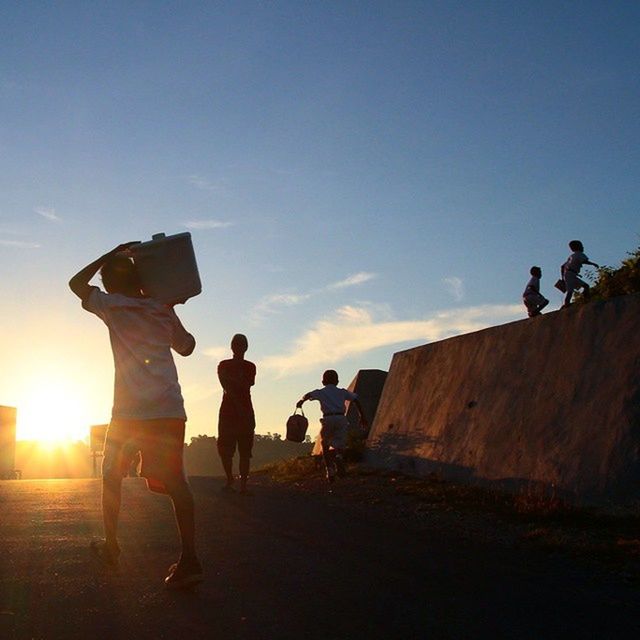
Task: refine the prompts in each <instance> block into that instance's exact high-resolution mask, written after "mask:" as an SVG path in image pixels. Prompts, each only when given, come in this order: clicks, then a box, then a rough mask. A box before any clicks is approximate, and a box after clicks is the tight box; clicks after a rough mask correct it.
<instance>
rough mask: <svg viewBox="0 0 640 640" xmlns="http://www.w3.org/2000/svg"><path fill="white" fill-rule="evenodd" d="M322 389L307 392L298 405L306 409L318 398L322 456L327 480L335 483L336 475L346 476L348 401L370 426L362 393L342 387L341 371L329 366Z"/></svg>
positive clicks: (365, 423) (361, 421)
mask: <svg viewBox="0 0 640 640" xmlns="http://www.w3.org/2000/svg"><path fill="white" fill-rule="evenodd" d="M322 384H323V385H324V386H323V388H322V389H315V390H314V391H309V392H308V393H305V394H304V395H303V396H302V398H301V399H300V400H299V401H298V403H297V404H296V406H297V407H298V408H302V405H303V404H304V403H305V402H306V401H307V400H318V401H319V402H320V409H321V411H322V418H321V419H320V424H321V425H322V428H321V429H320V441H321V444H322V457H323V459H324V464H325V467H326V473H327V480H328V481H329V482H330V483H332V482H334V481H335V478H336V475H339V476H344V475H345V466H344V457H343V456H344V450H345V448H346V440H347V431H348V428H349V421H348V420H347V416H346V415H345V411H346V407H345V402H346V401H347V400H349V401H351V402H353V403H354V404H355V405H356V407H357V408H358V411H359V413H360V425H361V427H362V428H363V429H366V428H367V426H368V425H367V420H366V418H365V417H364V412H363V410H362V405H361V404H360V401H359V400H358V396H357V395H356V394H355V393H352V392H351V391H347V389H341V388H339V387H338V386H337V385H338V374H337V373H336V372H335V371H334V370H333V369H327V371H325V372H324V374H323V375H322Z"/></svg>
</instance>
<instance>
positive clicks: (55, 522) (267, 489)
mask: <svg viewBox="0 0 640 640" xmlns="http://www.w3.org/2000/svg"><path fill="white" fill-rule="evenodd" d="M347 481H348V479H347ZM192 486H193V488H194V493H195V496H196V504H197V508H198V522H199V527H200V528H199V545H200V549H201V552H202V560H203V564H204V566H205V570H206V572H207V579H206V582H205V584H203V585H202V586H201V587H200V588H199V589H198V590H197V591H195V592H192V593H189V592H187V593H174V592H166V591H165V590H164V589H163V588H162V579H163V577H164V574H165V572H166V569H167V567H168V565H169V564H171V562H173V561H174V560H175V556H174V552H175V549H176V545H177V538H176V534H175V532H174V529H173V524H172V513H171V507H170V504H169V502H168V501H167V500H166V499H165V498H163V497H161V496H156V495H153V494H150V493H148V492H147V491H146V490H145V489H144V484H143V482H142V481H140V480H137V479H131V480H127V481H125V490H124V496H123V503H124V512H123V518H122V526H121V537H122V549H123V554H122V560H121V567H120V570H119V571H118V572H117V573H112V572H105V571H104V570H102V569H101V568H99V567H97V566H96V565H95V564H94V563H93V561H92V560H91V559H90V557H89V553H88V550H87V543H88V541H89V539H90V538H91V537H92V536H94V535H99V534H100V531H101V524H100V507H99V493H100V488H99V483H98V481H97V480H49V481H39V480H38V481H21V482H18V481H5V482H0V549H1V554H0V610H2V611H4V612H5V613H3V614H1V615H0V638H2V639H3V640H4V638H10V639H11V640H14V639H15V640H23V639H30V638H35V639H46V640H49V639H52V640H53V639H64V640H73V639H75V638H82V639H83V640H87V639H92V638H96V639H102V638H105V639H107V638H109V639H111V640H120V639H125V638H127V639H129V638H132V639H136V640H146V639H154V640H156V639H159V638H171V639H178V638H180V639H182V638H214V639H220V640H226V639H234V640H235V639H239V640H242V639H250V640H261V639H263V638H265V639H267V638H269V639H275V640H279V639H288V638H296V639H297V640H312V639H316V638H317V639H322V640H334V639H336V640H337V639H340V640H344V639H348V638H354V639H359V638H363V639H364V638H366V639H368V640H376V639H378V638H380V639H384V640H390V639H396V638H398V639H403V640H411V639H414V638H415V639H423V638H425V639H426V638H536V639H540V638H565V639H567V638H598V639H603V638H637V637H640V636H639V635H638V634H639V627H638V624H639V622H640V620H639V615H638V614H639V612H640V607H639V596H640V592H639V591H638V589H637V588H634V587H631V586H625V585H623V584H618V583H617V582H616V581H615V579H614V577H611V578H608V577H606V576H604V577H603V576H598V575H595V574H594V573H593V571H592V570H589V569H588V568H587V567H585V566H581V565H578V564H574V563H573V562H572V561H570V560H569V559H567V558H563V557H554V556H550V555H549V554H546V553H542V552H540V551H535V550H517V549H513V548H508V547H505V546H504V545H502V546H501V545H499V544H497V543H494V544H492V543H487V542H484V543H480V542H474V541H473V537H469V536H464V535H461V532H459V531H449V532H443V531H442V530H437V531H429V529H428V527H427V528H426V530H425V528H424V527H423V528H420V529H418V528H411V527H410V526H408V525H406V523H405V524H404V525H403V526H399V525H397V524H395V523H393V522H388V521H386V520H384V519H382V518H381V517H379V514H378V515H376V514H375V513H374V512H372V513H371V514H369V515H368V514H367V513H366V511H365V512H359V513H358V516H357V517H354V515H353V513H352V511H351V510H350V509H349V508H348V507H347V505H346V504H345V503H344V501H340V500H337V499H336V498H335V495H334V496H332V495H329V494H327V493H326V492H324V491H318V492H317V493H314V494H312V495H302V494H300V493H297V492H296V491H295V490H293V489H282V488H277V487H272V486H270V485H268V484H267V483H263V484H262V485H261V486H258V487H256V490H255V493H254V495H253V496H251V497H242V496H239V495H235V496H231V497H228V496H225V495H224V494H221V492H220V481H219V480H217V479H212V478H195V479H193V480H192Z"/></svg>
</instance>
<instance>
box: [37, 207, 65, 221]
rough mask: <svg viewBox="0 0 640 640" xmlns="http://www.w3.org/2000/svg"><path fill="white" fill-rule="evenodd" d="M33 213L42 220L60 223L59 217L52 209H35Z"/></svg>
mask: <svg viewBox="0 0 640 640" xmlns="http://www.w3.org/2000/svg"><path fill="white" fill-rule="evenodd" d="M34 211H35V212H36V213H37V214H38V215H39V216H42V217H43V218H46V219H47V220H51V221H52V222H60V219H61V218H60V216H58V215H57V214H56V210H55V209H54V208H53V207H35V209H34Z"/></svg>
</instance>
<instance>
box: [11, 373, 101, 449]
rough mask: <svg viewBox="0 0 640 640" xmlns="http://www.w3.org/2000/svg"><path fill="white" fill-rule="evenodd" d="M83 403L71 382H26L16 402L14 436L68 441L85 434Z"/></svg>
mask: <svg viewBox="0 0 640 640" xmlns="http://www.w3.org/2000/svg"><path fill="white" fill-rule="evenodd" d="M89 415H90V413H89V411H88V407H87V402H86V400H85V399H84V398H83V396H82V394H81V393H79V392H78V389H77V388H74V386H73V384H72V383H70V382H68V381H66V380H64V379H58V380H46V381H44V382H40V383H34V384H32V385H30V389H29V390H28V391H26V392H25V393H24V395H23V399H22V402H20V403H19V404H18V416H17V434H16V435H17V439H18V440H37V441H39V442H50V443H55V442H70V441H73V442H75V441H78V440H86V439H87V438H88V436H89V425H90V419H89V418H88V416H89Z"/></svg>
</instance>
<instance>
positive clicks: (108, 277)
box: [100, 253, 140, 295]
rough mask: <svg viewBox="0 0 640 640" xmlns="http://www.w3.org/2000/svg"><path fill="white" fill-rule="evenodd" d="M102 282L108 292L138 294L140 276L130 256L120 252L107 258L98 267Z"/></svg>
mask: <svg viewBox="0 0 640 640" xmlns="http://www.w3.org/2000/svg"><path fill="white" fill-rule="evenodd" d="M100 277H101V278H102V284H103V285H104V288H105V289H106V290H107V292H108V293H123V294H125V295H139V294H140V276H139V275H138V270H137V269H136V265H135V264H134V262H133V260H132V259H131V258H128V257H127V256H125V255H122V254H121V253H117V254H116V255H115V256H112V257H111V258H109V259H108V260H107V261H106V262H105V263H104V264H103V265H102V268H101V269H100Z"/></svg>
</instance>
